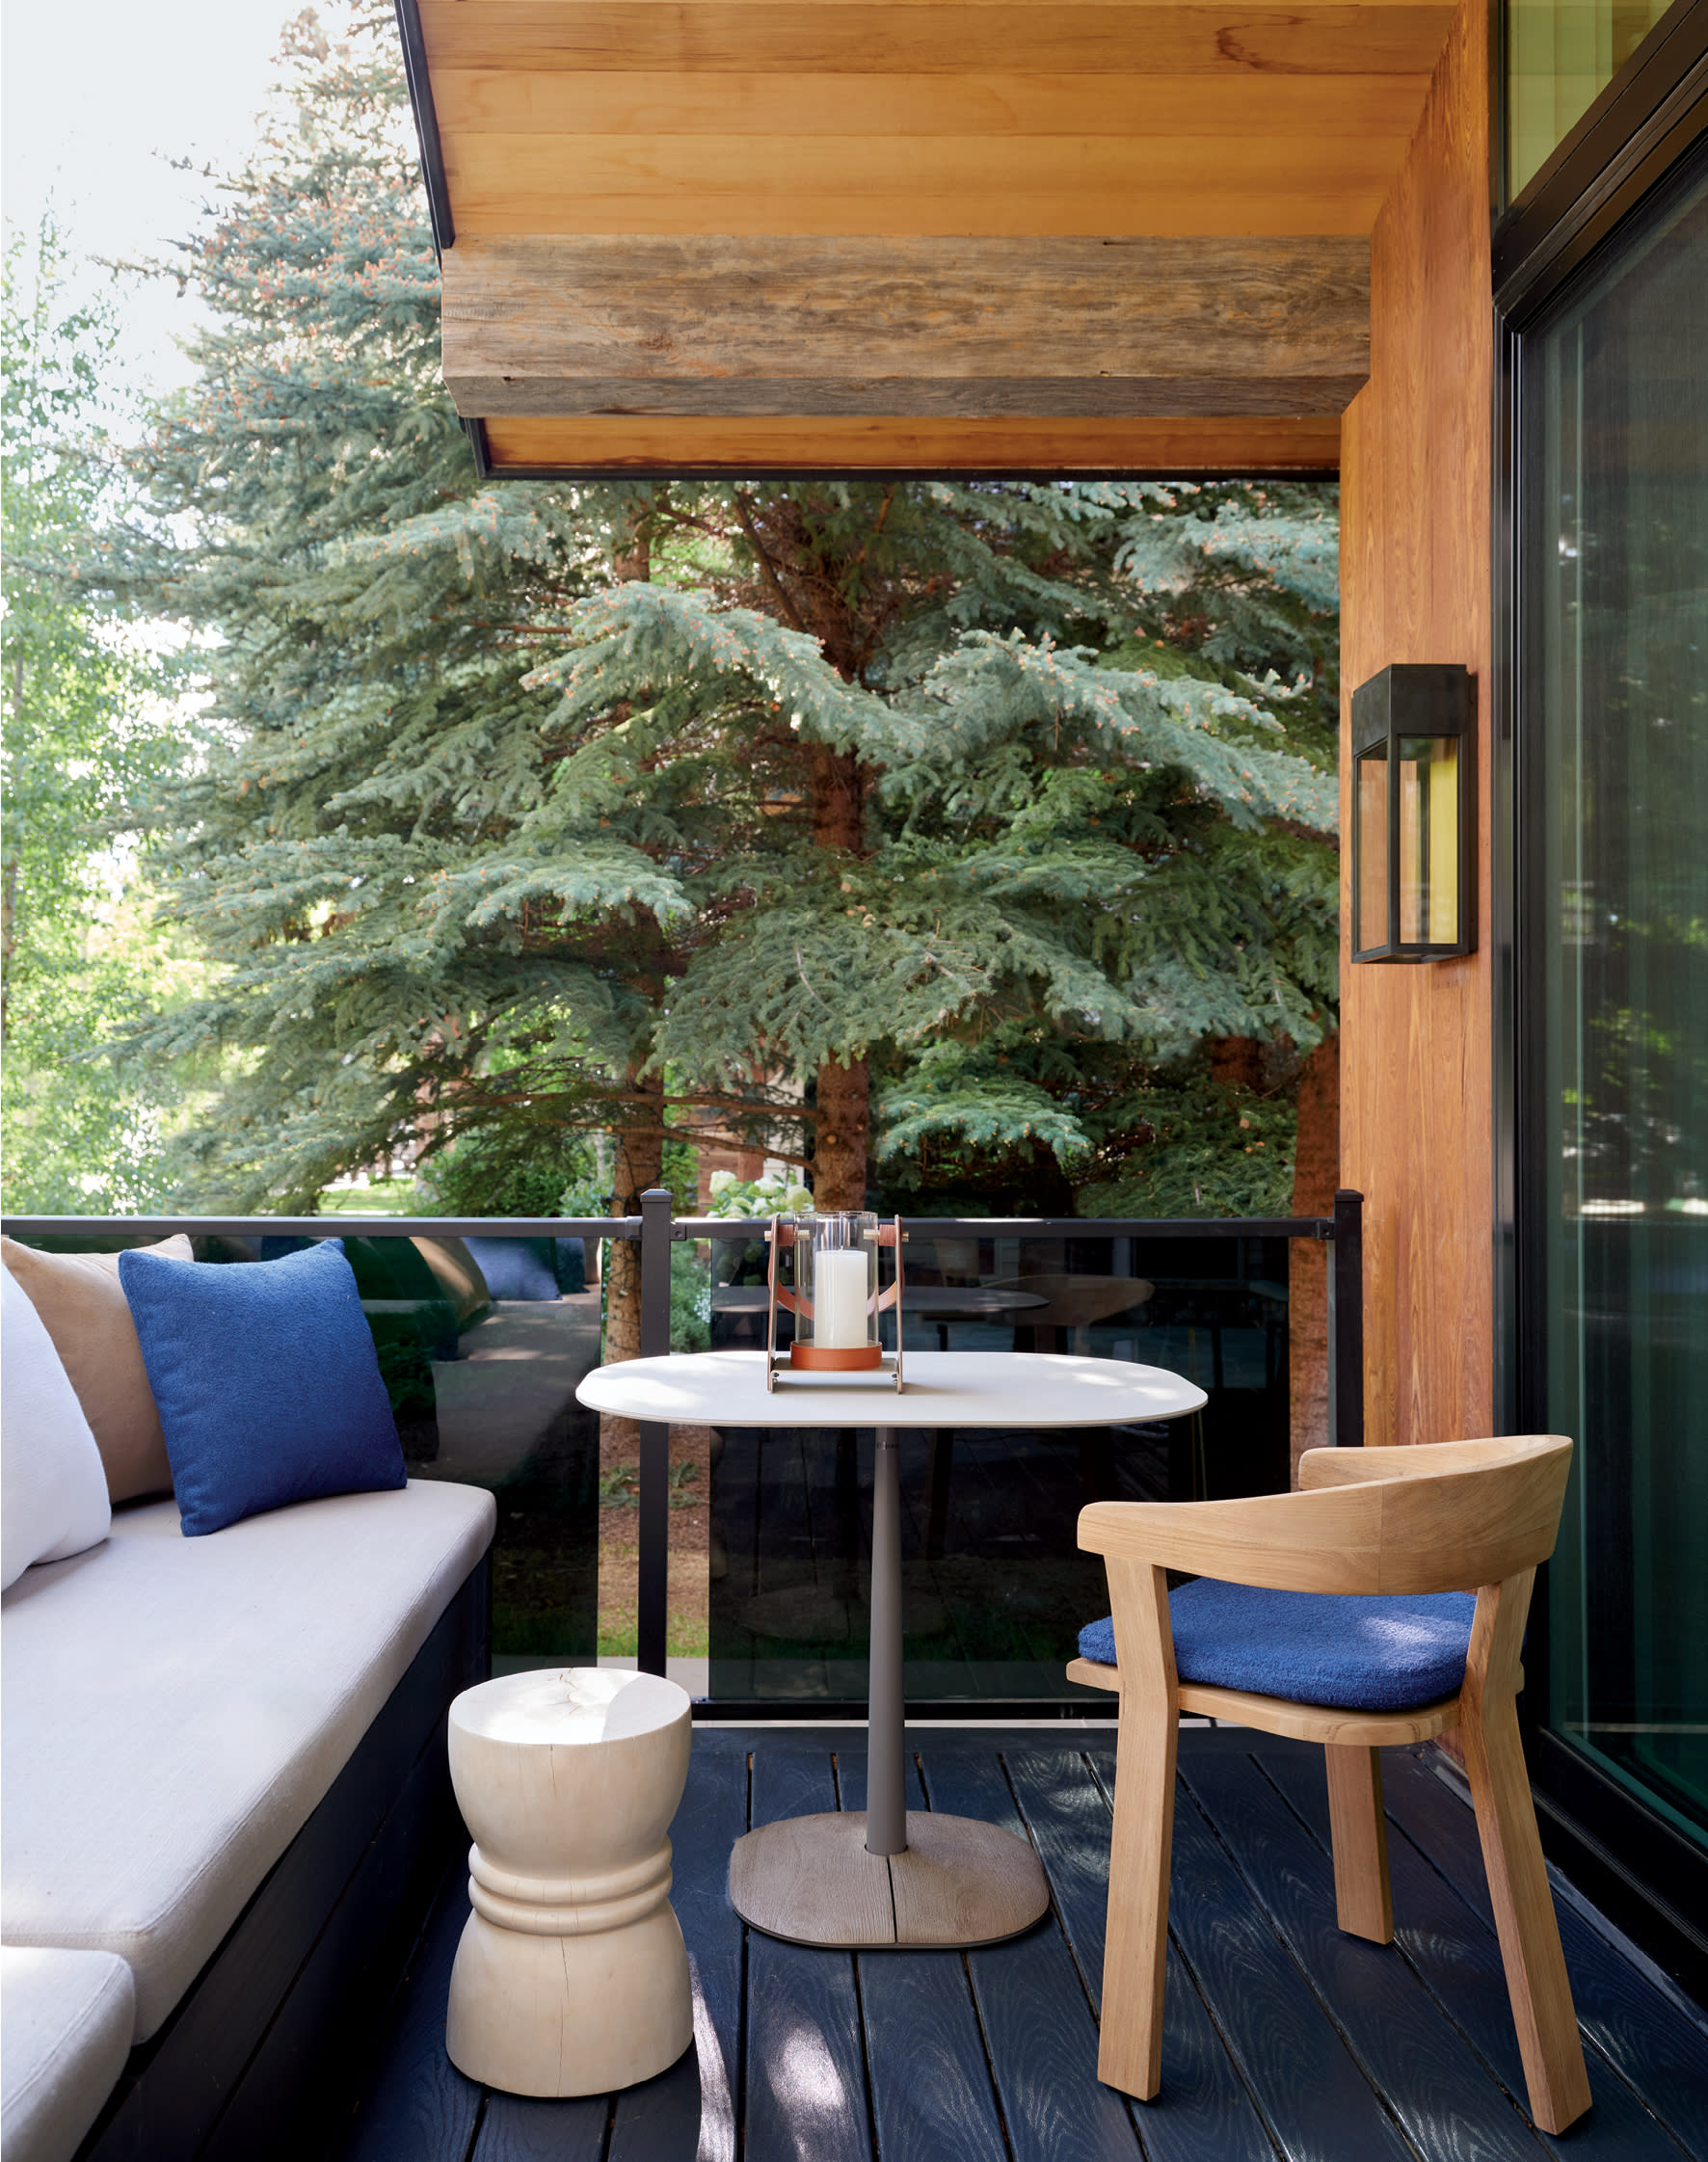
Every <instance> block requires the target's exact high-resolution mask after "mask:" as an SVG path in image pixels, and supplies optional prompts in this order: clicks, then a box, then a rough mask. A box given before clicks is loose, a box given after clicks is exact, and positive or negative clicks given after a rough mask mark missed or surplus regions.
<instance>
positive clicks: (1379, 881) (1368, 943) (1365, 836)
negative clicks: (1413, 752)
mask: <svg viewBox="0 0 1708 2162" xmlns="http://www.w3.org/2000/svg"><path fill="white" fill-rule="evenodd" d="M1353 816H1354V817H1355V818H1356V819H1357V821H1358V842H1359V845H1358V885H1357V890H1356V897H1355V901H1354V911H1355V913H1354V920H1353V924H1352V950H1353V952H1354V953H1362V952H1363V951H1364V950H1365V948H1367V947H1386V946H1387V945H1388V943H1389V940H1390V937H1391V935H1392V934H1391V933H1390V931H1389V928H1388V746H1387V744H1386V743H1385V742H1384V743H1376V744H1374V745H1373V746H1372V747H1371V748H1370V749H1369V750H1368V751H1360V752H1359V754H1358V791H1357V797H1356V801H1355V804H1354V808H1353Z"/></svg>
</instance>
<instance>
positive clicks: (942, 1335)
mask: <svg viewBox="0 0 1708 2162" xmlns="http://www.w3.org/2000/svg"><path fill="white" fill-rule="evenodd" d="M770 1297H771V1295H770V1292H769V1291H768V1290H767V1289H766V1287H765V1286H764V1285H763V1284H718V1285H714V1286H713V1288H712V1294H711V1310H712V1312H713V1313H714V1314H764V1313H765V1312H766V1311H767V1310H768V1307H769V1304H770ZM1044 1303H1045V1302H1044V1300H1043V1299H1041V1298H1040V1297H1039V1296H1038V1295H1037V1294H1036V1293H1035V1292H1026V1291H1017V1290H1012V1289H1005V1288H1003V1287H1001V1286H1000V1285H995V1284H908V1285H905V1286H904V1287H903V1289H902V1294H901V1310H902V1312H903V1313H904V1314H915V1315H918V1316H919V1318H920V1319H921V1321H930V1322H932V1323H933V1324H934V1325H935V1327H936V1330H937V1341H938V1345H939V1347H940V1348H942V1349H943V1350H945V1351H947V1349H948V1325H949V1323H950V1322H951V1321H1000V1320H1001V1317H1002V1316H1003V1315H1004V1314H1018V1313H1020V1312H1021V1311H1022V1309H1023V1308H1026V1307H1031V1306H1042V1305H1043V1304H1044ZM1129 1303H1131V1302H1129Z"/></svg>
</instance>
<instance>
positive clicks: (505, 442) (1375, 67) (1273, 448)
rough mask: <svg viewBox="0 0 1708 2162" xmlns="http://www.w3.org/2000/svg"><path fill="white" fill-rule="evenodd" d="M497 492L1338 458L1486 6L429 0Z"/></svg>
mask: <svg viewBox="0 0 1708 2162" xmlns="http://www.w3.org/2000/svg"><path fill="white" fill-rule="evenodd" d="M398 11H399V16H400V21H401V24H402V29H403V36H404V46H405V53H406V58H407V60H408V62H409V67H410V77H411V90H412V93H413V95H414V102H415V114H416V120H417V124H418V127H419V130H420V134H421V142H422V154H423V163H424V166H425V168H426V172H427V176H428V187H429V194H430V197H431V199H432V201H433V210H434V221H435V227H436V233H437V237H438V240H439V243H440V254H441V259H442V263H443V272H444V376H445V382H446V384H447V386H448V387H449V389H450V392H451V395H452V398H453V399H454V401H455V403H456V407H457V411H458V412H459V413H460V414H463V416H464V417H465V419H466V420H467V421H468V422H469V423H470V424H471V433H472V434H473V435H474V436H475V438H476V440H477V443H478V444H479V445H480V447H481V450H482V455H483V457H484V458H485V459H486V461H487V462H488V463H489V464H490V466H491V467H492V469H493V470H494V471H496V472H504V473H512V474H517V475H523V474H528V475H560V474H561V475H610V474H631V475H632V474H642V473H651V472H656V473H684V474H686V473H731V474H743V473H746V474H753V475H756V476H757V475H760V474H786V473H825V472H839V471H840V472H867V473H915V472H918V473H924V472H941V473H952V472H978V473H999V472H1001V473H1008V472H1054V473H1063V472H1084V473H1120V472H1161V473H1169V474H1182V475H1186V474H1189V473H1192V472H1198V471H1203V472H1211V471H1219V472H1229V471H1240V472H1323V471H1332V470H1333V469H1335V467H1337V466H1338V463H1339V450H1340V415H1341V414H1342V413H1343V412H1344V411H1345V409H1346V407H1347V405H1348V403H1349V402H1350V400H1351V399H1352V397H1353V396H1354V395H1355V394H1356V392H1357V390H1358V389H1359V387H1360V386H1361V385H1362V384H1363V382H1364V381H1365V380H1366V378H1367V376H1368V373H1369V367H1370V234H1371V230H1372V227H1373V226H1374V221H1375V215H1376V212H1377V210H1378V208H1379V207H1380V205H1381V203H1382V200H1383V199H1384V197H1385V196H1386V194H1387V192H1388V189H1389V186H1390V184H1391V183H1392V181H1393V179H1394V177H1395V175H1396V174H1397V173H1398V172H1399V169H1400V165H1401V159H1402V157H1403V155H1404V153H1405V149H1406V146H1407V145H1408V143H1409V142H1410V140H1411V136H1412V133H1413V131H1414V129H1415V127H1416V124H1417V120H1418V117H1419V114H1420V112H1421V109H1422V106H1423V101H1424V96H1425V93H1426V92H1427V90H1428V82H1429V77H1430V74H1431V72H1432V70H1433V67H1434V65H1435V61H1436V58H1437V55H1438V54H1439V52H1440V49H1441V46H1442V44H1443V42H1444V41H1445V39H1446V37H1447V33H1448V29H1449V26H1450V24H1451V22H1452V19H1453V14H1454V8H1453V6H1452V5H1451V4H1448V0H1352V4H1343V0H1290V4H1289V5H1287V6H1286V7H1285V8H1267V9H1266V8H1241V7H1238V6H1233V5H1222V6H1215V5H1204V4H1202V0H1189V4H1177V0H1032V4H1030V5H1025V4H1020V5H1015V4H1001V0H999V4H994V5H985V4H973V5H962V4H959V0H398Z"/></svg>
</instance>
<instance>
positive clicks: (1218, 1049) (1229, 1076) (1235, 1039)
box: [1210, 1036, 1264, 1088]
mask: <svg viewBox="0 0 1708 2162" xmlns="http://www.w3.org/2000/svg"><path fill="white" fill-rule="evenodd" d="M1210 1075H1211V1079H1212V1080H1213V1081H1214V1082H1215V1085H1216V1086H1217V1087H1218V1088H1261V1087H1262V1086H1263V1084H1264V1047H1263V1045H1262V1044H1261V1043H1259V1041H1258V1039H1257V1038H1256V1037H1255V1036H1212V1038H1211V1039H1210Z"/></svg>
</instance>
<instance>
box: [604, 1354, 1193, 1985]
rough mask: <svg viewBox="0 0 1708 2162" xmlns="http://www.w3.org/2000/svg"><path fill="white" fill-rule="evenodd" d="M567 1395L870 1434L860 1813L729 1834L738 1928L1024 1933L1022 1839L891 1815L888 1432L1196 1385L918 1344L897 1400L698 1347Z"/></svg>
mask: <svg viewBox="0 0 1708 2162" xmlns="http://www.w3.org/2000/svg"><path fill="white" fill-rule="evenodd" d="M577 1393H578V1395H579V1396H580V1399H581V1401H582V1402H583V1403H585V1404H587V1405H589V1406H590V1407H591V1408H592V1409H593V1410H595V1411H608V1412H614V1413H616V1414H617V1415H618V1416H620V1417H624V1418H628V1419H642V1420H651V1421H655V1422H658V1423H660V1424H663V1425H671V1426H708V1425H721V1426H729V1427H853V1426H872V1427H876V1428H877V1456H876V1461H875V1465H874V1468H873V1476H872V1538H871V1544H872V1556H871V1668H870V1675H871V1678H870V1685H869V1692H868V1703H867V1806H866V1809H865V1810H864V1811H863V1812H862V1811H842V1812H840V1813H838V1814H834V1815H829V1816H821V1817H796V1818H793V1819H790V1820H788V1821H787V1822H786V1823H783V1824H775V1825H765V1826H762V1827H761V1828H760V1829H759V1830H758V1831H750V1832H749V1833H748V1834H747V1836H746V1837H745V1838H743V1839H739V1840H737V1841H736V1843H735V1851H734V1854H733V1855H731V1857H730V1898H731V1901H732V1902H733V1904H734V1908H735V1909H736V1911H737V1912H738V1913H739V1914H740V1915H741V1916H742V1918H743V1920H745V1921H748V1922H751V1923H752V1924H753V1926H754V1927H755V1928H756V1929H761V1930H764V1931H766V1932H767V1933H768V1934H769V1935H772V1936H783V1937H788V1938H790V1939H792V1940H793V1941H794V1942H796V1943H800V1944H823V1945H854V1946H861V1945H867V1946H880V1945H910V1946H915V1947H920V1948H923V1947H925V1946H933V1945H934V1946H939V1947H944V1946H952V1945H965V1944H990V1943H994V1942H996V1941H997V1940H998V1939H999V1938H1001V1937H1004V1936H1012V1935H1015V1934H1016V1933H1017V1932H1018V1931H1020V1930H1024V1929H1027V1928H1029V1927H1030V1925H1031V1924H1032V1923H1033V1922H1035V1921H1036V1920H1037V1918H1038V1916H1039V1915H1040V1914H1042V1913H1043V1911H1044V1909H1045V1908H1046V1907H1047V1906H1048V1905H1049V1901H1050V1895H1049V1891H1048V1889H1047V1887H1046V1885H1045V1882H1044V1875H1043V1871H1042V1870H1041V1869H1040V1868H1039V1866H1038V1861H1037V1857H1036V1855H1034V1854H1033V1853H1032V1850H1031V1848H1030V1847H1029V1846H1028V1845H1027V1843H1026V1842H1025V1841H1024V1840H1021V1839H1016V1838H1015V1837H1014V1836H1013V1835H1012V1834H1011V1833H1009V1832H1006V1831H1003V1830H1001V1829H1000V1828H998V1827H997V1826H995V1825H987V1824H979V1823H977V1822H975V1821H974V1819H972V1818H969V1817H950V1816H945V1815H942V1814H939V1813H938V1812H936V1811H921V1810H913V1811H910V1810H909V1809H908V1807H907V1783H906V1762H907V1757H906V1730H905V1711H904V1699H903V1694H902V1664H901V1485H900V1476H899V1448H900V1440H899V1429H900V1428H903V1427H914V1428H919V1427H927V1428H944V1427H1101V1426H1109V1425H1117V1424H1122V1423H1125V1422H1128V1421H1143V1420H1152V1419H1173V1418H1178V1417H1179V1416H1180V1415H1181V1414H1182V1413H1183V1412H1188V1411H1196V1410H1197V1409H1198V1408H1199V1406H1200V1405H1201V1404H1202V1403H1203V1402H1204V1401H1205V1397H1204V1392H1203V1390H1202V1389H1196V1388H1194V1387H1193V1386H1192V1385H1191V1383H1190V1382H1189V1381H1183V1380H1182V1379H1181V1378H1180V1376H1179V1375H1175V1374H1165V1373H1164V1372H1162V1370H1161V1368H1159V1367H1148V1366H1129V1365H1128V1364H1127V1363H1126V1362H1125V1361H1123V1360H1119V1359H1086V1358H1069V1357H1062V1356H1054V1355H1050V1354H1042V1353H1027V1352H996V1353H985V1352H974V1351H919V1352H913V1353H910V1354H909V1357H908V1361H907V1387H906V1388H905V1389H904V1390H903V1391H902V1392H901V1394H900V1395H897V1394H896V1392H895V1389H894V1384H893V1382H892V1381H891V1379H890V1377H889V1376H888V1375H875V1374H874V1375H846V1376H840V1377H839V1378H838V1379H837V1380H836V1381H835V1382H826V1381H814V1382H805V1381H802V1380H800V1379H798V1378H796V1377H791V1376H787V1375H785V1376H782V1377H780V1378H779V1381H778V1384H777V1388H776V1391H775V1393H774V1394H769V1395H768V1394H767V1393H766V1390H765V1373H764V1359H763V1355H762V1354H761V1353H760V1352H757V1351H705V1352H700V1353H694V1354H677V1355H675V1356H672V1357H670V1358H656V1359H631V1360H629V1361H627V1363H626V1364H624V1365H622V1366H606V1367H600V1369H599V1371H598V1372H597V1373H594V1374H590V1375H588V1376H587V1378H586V1380H584V1381H583V1382H582V1384H581V1386H580V1389H579V1391H578V1392H577ZM880 1420H882V1421H883V1424H882V1425H881V1426H880V1425H878V1422H879V1421H880Z"/></svg>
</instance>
